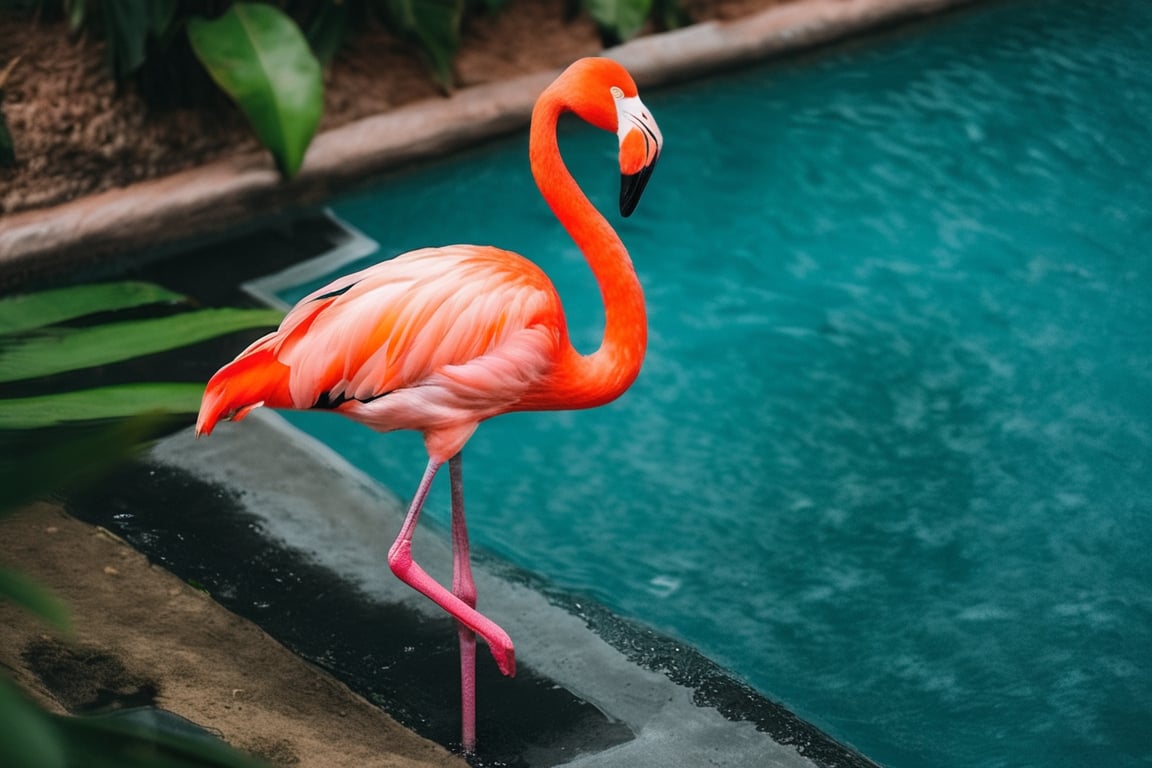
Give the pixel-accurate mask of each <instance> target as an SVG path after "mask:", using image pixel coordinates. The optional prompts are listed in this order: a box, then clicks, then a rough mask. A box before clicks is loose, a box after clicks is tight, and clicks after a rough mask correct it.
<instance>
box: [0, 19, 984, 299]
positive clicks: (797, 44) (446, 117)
mask: <svg viewBox="0 0 1152 768" xmlns="http://www.w3.org/2000/svg"><path fill="white" fill-rule="evenodd" d="M974 1H975V0H795V2H791V3H787V4H785V5H781V6H778V7H775V8H772V9H770V10H767V11H764V12H762V13H760V14H758V15H755V16H752V17H749V18H746V19H741V20H738V21H732V22H724V23H720V22H708V23H703V24H697V25H693V26H690V27H685V28H683V29H681V30H677V31H673V32H668V33H665V34H660V35H653V36H650V37H644V38H640V39H637V40H634V41H631V42H629V43H626V44H624V45H621V46H619V47H616V48H613V49H610V50H608V51H607V52H606V55H608V56H612V57H613V58H616V59H618V60H620V61H622V62H623V63H624V64H626V65H627V66H628V68H629V69H630V70H631V71H632V73H633V75H634V76H635V78H636V80H637V81H638V83H639V84H640V85H641V87H652V86H656V85H666V84H671V83H675V82H682V81H686V80H689V79H691V78H694V77H699V76H703V75H706V74H710V73H713V72H716V71H719V70H722V69H725V68H732V67H736V66H739V65H743V64H749V63H752V62H756V61H762V60H764V59H768V58H771V57H774V56H781V55H784V54H787V53H790V52H795V51H799V50H803V49H806V48H810V47H813V46H816V45H820V44H824V43H828V42H831V41H834V40H837V39H841V38H844V37H846V36H849V35H854V34H859V33H862V32H865V31H870V30H875V29H878V28H881V27H884V26H887V25H892V24H896V23H899V22H904V21H907V20H910V19H914V18H920V17H925V16H928V15H931V14H935V13H939V12H941V11H944V10H947V9H950V8H954V7H959V6H962V5H967V4H970V3H972V2H974ZM555 74H556V73H555V72H554V71H549V72H540V73H536V74H532V75H526V76H524V77H519V78H515V79H512V80H508V81H504V82H499V83H491V84H487V85H481V86H476V87H473V88H467V89H463V90H461V91H458V92H457V93H456V94H454V95H453V96H451V97H448V98H444V99H439V100H431V101H423V102H419V103H415V104H411V105H408V106H405V107H401V108H398V109H396V110H394V111H391V112H387V113H384V114H381V115H376V116H373V117H369V118H365V119H363V120H359V121H357V122H354V123H350V124H348V125H345V126H341V127H340V128H336V129H334V130H331V131H327V132H325V133H323V134H320V135H319V136H317V137H316V139H315V141H314V142H313V144H312V146H311V148H310V149H309V150H308V154H307V157H306V159H305V163H304V168H303V170H302V171H301V173H300V174H299V176H297V178H295V179H293V180H292V181H290V182H282V181H281V180H280V178H279V176H278V174H277V173H276V171H275V169H274V167H273V165H272V162H271V160H270V158H269V157H268V156H267V155H266V154H265V153H251V154H244V155H239V156H236V157H232V158H228V159H225V160H221V161H218V162H215V163H211V164H209V165H206V166H203V167H200V168H196V169H193V170H189V171H185V172H182V173H178V174H174V175H172V176H168V177H164V178H160V179H155V180H151V181H146V182H141V183H139V184H135V185H132V186H129V187H124V188H121V189H115V190H110V191H108V192H104V193H102V194H98V195H93V196H91V197H85V198H82V199H79V200H75V201H72V202H69V203H66V204H63V205H60V206H56V207H53V208H48V209H41V210H33V211H28V212H23V213H18V214H15V215H12V216H8V217H5V218H3V219H0V289H9V288H12V287H15V286H18V285H20V284H24V283H29V282H32V281H36V280H42V279H46V278H47V277H49V276H50V275H52V274H53V273H59V272H61V271H63V270H67V269H77V268H91V267H92V266H94V265H97V264H100V263H103V262H106V261H108V260H110V259H115V258H118V257H123V255H124V254H130V253H139V252H141V251H145V250H163V249H165V248H166V247H170V246H171V245H172V244H173V243H175V242H180V241H188V240H195V239H205V238H212V237H218V236H221V235H222V234H224V233H226V232H228V231H234V230H236V229H237V228H244V227H248V226H251V224H252V223H253V222H254V221H258V220H264V221H267V220H268V219H269V218H271V217H275V216H286V215H287V216H290V215H292V214H293V212H295V211H299V210H301V209H303V208H306V207H309V206H313V205H316V204H319V203H321V202H322V201H324V200H326V199H328V198H330V197H331V196H332V195H334V194H336V193H338V192H340V191H342V190H346V189H349V188H352V187H354V186H356V185H358V184H362V183H364V182H365V180H367V179H370V178H372V177H374V176H378V175H380V174H382V173H384V172H386V171H389V170H391V169H395V168H398V167H401V166H403V165H405V164H408V163H412V162H415V161H419V160H422V159H428V158H432V157H438V156H442V155H444V154H446V153H449V152H451V151H453V150H456V149H460V148H463V147H467V146H469V145H472V144H475V143H477V142H479V141H482V140H484V139H488V138H492V137H495V136H498V135H501V134H505V133H509V132H512V131H515V130H518V129H521V128H523V127H524V126H525V125H526V124H527V122H528V119H529V116H530V114H531V109H532V105H533V103H534V101H535V99H536V96H537V95H538V94H539V93H540V91H541V90H543V88H544V87H546V86H547V84H548V83H549V82H551V80H552V78H553V77H554V76H555Z"/></svg>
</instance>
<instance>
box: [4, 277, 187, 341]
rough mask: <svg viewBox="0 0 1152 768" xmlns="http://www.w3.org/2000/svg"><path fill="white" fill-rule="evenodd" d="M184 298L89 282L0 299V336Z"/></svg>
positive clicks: (143, 287)
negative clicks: (99, 313) (88, 316)
mask: <svg viewBox="0 0 1152 768" xmlns="http://www.w3.org/2000/svg"><path fill="white" fill-rule="evenodd" d="M183 300H184V297H183V296H181V295H180V294H178V293H173V292H172V291H169V290H167V289H166V288H161V287H160V286H158V285H153V284H152V283H137V282H121V283H92V284H90V285H74V286H69V287H67V288H54V289H51V290H47V291H39V292H37V293H25V294H20V295H17V296H5V297H4V298H0V335H3V334H7V333H18V332H20V331H27V330H31V329H33V328H42V327H44V326H47V325H55V324H56V323H62V322H64V321H65V320H72V319H74V318H77V317H84V316H85V315H91V314H94V313H96V312H107V311H110V310H113V309H128V308H129V307H139V306H143V305H146V304H157V303H159V302H165V301H169V302H172V301H183Z"/></svg>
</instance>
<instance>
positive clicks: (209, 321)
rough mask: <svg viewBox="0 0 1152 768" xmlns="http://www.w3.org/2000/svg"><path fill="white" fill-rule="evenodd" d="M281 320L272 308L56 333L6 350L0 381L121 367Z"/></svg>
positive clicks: (204, 313)
mask: <svg viewBox="0 0 1152 768" xmlns="http://www.w3.org/2000/svg"><path fill="white" fill-rule="evenodd" d="M281 317H282V314H281V313H280V312H279V311H276V310H271V309H203V310H200V311H197V312H185V313H183V314H179V315H172V316H171V317H159V318H153V319H149V320H132V321H126V322H122V323H108V324H106V325H98V326H94V327H91V328H63V329H51V330H50V331H47V332H44V333H41V334H37V335H34V336H30V337H27V338H20V339H17V340H15V341H13V342H12V343H11V344H8V345H6V346H4V347H2V348H0V382H9V381H21V380H23V379H31V378H36V377H38V376H50V375H52V374H56V373H63V372H65V371H74V370H80V369H83V368H91V367H92V366H96V365H106V364H109V363H118V362H121V361H123V360H129V359H131V358H134V357H141V356H143V355H149V354H153V353H156V352H164V351H166V350H170V349H176V348H178V347H182V346H186V345H188V344H194V343H196V342H199V341H204V340H206V339H211V338H214V337H216V336H220V335H223V334H225V333H231V332H232V331H240V330H245V329H249V328H259V327H262V326H274V325H276V324H277V323H279V322H280V319H281Z"/></svg>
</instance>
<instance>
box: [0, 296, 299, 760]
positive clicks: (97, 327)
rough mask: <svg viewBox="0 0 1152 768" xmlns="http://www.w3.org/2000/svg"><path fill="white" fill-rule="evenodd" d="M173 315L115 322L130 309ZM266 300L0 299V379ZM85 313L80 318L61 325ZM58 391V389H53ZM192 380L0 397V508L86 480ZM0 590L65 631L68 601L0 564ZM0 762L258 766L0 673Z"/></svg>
mask: <svg viewBox="0 0 1152 768" xmlns="http://www.w3.org/2000/svg"><path fill="white" fill-rule="evenodd" d="M149 306H156V307H162V308H164V309H166V310H169V311H170V310H172V309H176V310H178V312H177V313H176V314H169V315H167V316H162V317H152V318H146V319H142V320H141V319H135V320H120V319H117V318H116V317H115V315H116V314H117V313H122V312H126V311H132V310H135V309H137V308H140V307H149ZM279 319H280V314H279V313H277V312H270V311H266V310H193V309H192V308H191V306H190V303H189V302H188V300H187V299H186V298H185V297H183V296H181V295H179V294H176V293H172V292H171V291H168V290H167V289H164V288H161V287H159V286H156V285H151V284H149V283H139V282H114V283H100V284H93V285H81V286H73V287H68V288H60V289H55V290H49V291H42V292H39V293H31V294H25V295H19V296H8V297H4V298H2V299H0V380H3V381H6V382H24V383H25V385H26V386H28V385H32V386H38V385H39V384H41V383H44V386H43V388H44V389H52V387H51V386H50V384H48V382H50V379H47V380H46V379H44V378H42V377H45V376H48V375H50V374H58V373H65V372H70V371H75V370H77V369H83V368H88V367H90V366H95V365H104V364H106V363H111V362H115V361H123V360H125V359H128V358H132V357H137V356H141V355H147V354H152V353H154V352H159V351H165V350H171V349H175V348H179V347H182V346H184V345H187V344H190V343H193V342H195V341H199V340H202V339H206V338H210V337H213V336H217V335H220V334H222V333H227V332H229V331H232V330H236V329H244V328H253V327H259V326H266V325H274V324H275V323H277V322H278V321H279ZM71 322H87V323H88V324H87V325H80V326H75V325H67V323H71ZM57 389H58V388H57ZM201 391H202V387H201V385H199V384H190V383H170V384H151V383H129V384H122V385H117V386H111V387H99V388H92V389H80V390H72V391H63V392H60V391H56V392H47V393H44V394H40V395H36V396H33V397H17V398H11V397H9V398H0V489H3V490H2V493H0V517H3V516H5V515H8V514H10V513H12V512H14V511H15V510H17V509H19V508H20V507H21V506H23V505H25V504H27V503H29V502H31V501H33V500H35V499H38V498H43V497H45V496H48V495H51V494H53V493H58V492H60V491H63V490H66V489H68V488H70V487H72V486H74V485H76V484H78V483H82V482H90V481H92V480H94V479H96V478H98V477H99V476H100V475H102V474H103V473H104V472H106V471H108V470H110V469H112V468H113V467H114V466H115V465H117V464H118V463H119V462H121V461H123V460H125V459H126V458H128V457H130V456H131V455H132V454H133V453H135V452H136V451H137V450H139V449H140V447H141V446H143V445H144V444H146V442H147V441H148V440H150V439H152V438H153V437H154V436H156V435H157V434H159V433H160V432H161V431H163V430H164V429H166V428H167V427H169V426H171V414H190V413H194V412H195V411H196V409H197V407H198V406H199V401H200V393H201ZM0 600H7V601H10V602H12V603H14V604H16V605H18V606H20V607H22V608H24V609H26V610H28V611H31V612H32V613H33V614H35V615H37V616H39V617H40V618H42V619H43V620H44V621H45V622H46V623H48V624H49V625H50V626H51V627H52V628H54V629H55V630H57V631H59V632H64V633H68V632H69V631H70V620H69V614H68V610H67V608H66V606H64V605H63V603H62V602H61V601H60V600H59V599H58V598H56V597H55V596H54V595H52V594H51V593H50V592H48V591H47V590H46V589H44V588H43V587H41V586H39V585H38V584H36V583H34V582H33V581H31V580H29V579H28V578H27V577H25V576H24V575H22V574H20V573H18V572H16V571H13V570H10V569H4V568H0ZM0 723H3V724H4V727H3V728H0V766H4V768H56V767H59V768H112V767H113V766H115V767H116V768H257V766H261V765H263V763H260V762H258V761H256V760H254V759H253V758H251V757H248V756H247V755H244V754H242V753H240V752H237V751H236V750H234V749H232V748H231V747H229V746H227V745H226V744H223V743H222V742H220V741H218V740H216V739H214V738H212V737H209V736H207V735H200V734H196V735H189V734H187V733H182V732H177V731H174V730H172V729H170V728H165V727H162V726H161V725H158V724H156V723H145V722H138V721H128V720H124V719H112V718H104V717H74V716H63V715H55V714H51V713H49V712H47V711H45V710H43V709H42V708H41V707H39V706H38V705H36V704H35V703H34V702H32V701H30V700H29V699H28V698H26V697H25V696H24V695H23V694H22V693H21V692H20V691H19V690H17V688H16V687H15V686H14V685H12V684H11V683H10V682H9V681H8V680H6V679H4V678H2V677H0Z"/></svg>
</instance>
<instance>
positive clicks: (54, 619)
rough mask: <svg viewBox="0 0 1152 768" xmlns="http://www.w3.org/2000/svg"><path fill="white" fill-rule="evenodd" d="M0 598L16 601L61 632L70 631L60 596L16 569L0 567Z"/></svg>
mask: <svg viewBox="0 0 1152 768" xmlns="http://www.w3.org/2000/svg"><path fill="white" fill-rule="evenodd" d="M0 599H5V600H10V601H11V602H13V603H16V605H18V606H20V607H21V608H24V609H25V610H28V611H30V612H32V613H34V614H36V615H37V616H39V617H40V618H42V619H44V620H45V621H47V622H48V623H50V624H51V625H52V626H53V627H55V628H56V629H58V630H60V631H61V632H71V631H72V619H71V617H70V616H69V614H68V608H67V607H66V606H65V605H64V603H63V602H61V600H60V598H58V597H56V596H55V595H54V594H52V593H51V592H49V591H48V590H47V589H44V587H42V586H40V585H39V584H37V583H35V582H34V581H32V580H31V579H29V578H28V577H27V576H24V575H23V574H21V573H19V572H18V571H14V570H12V569H10V568H0Z"/></svg>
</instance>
